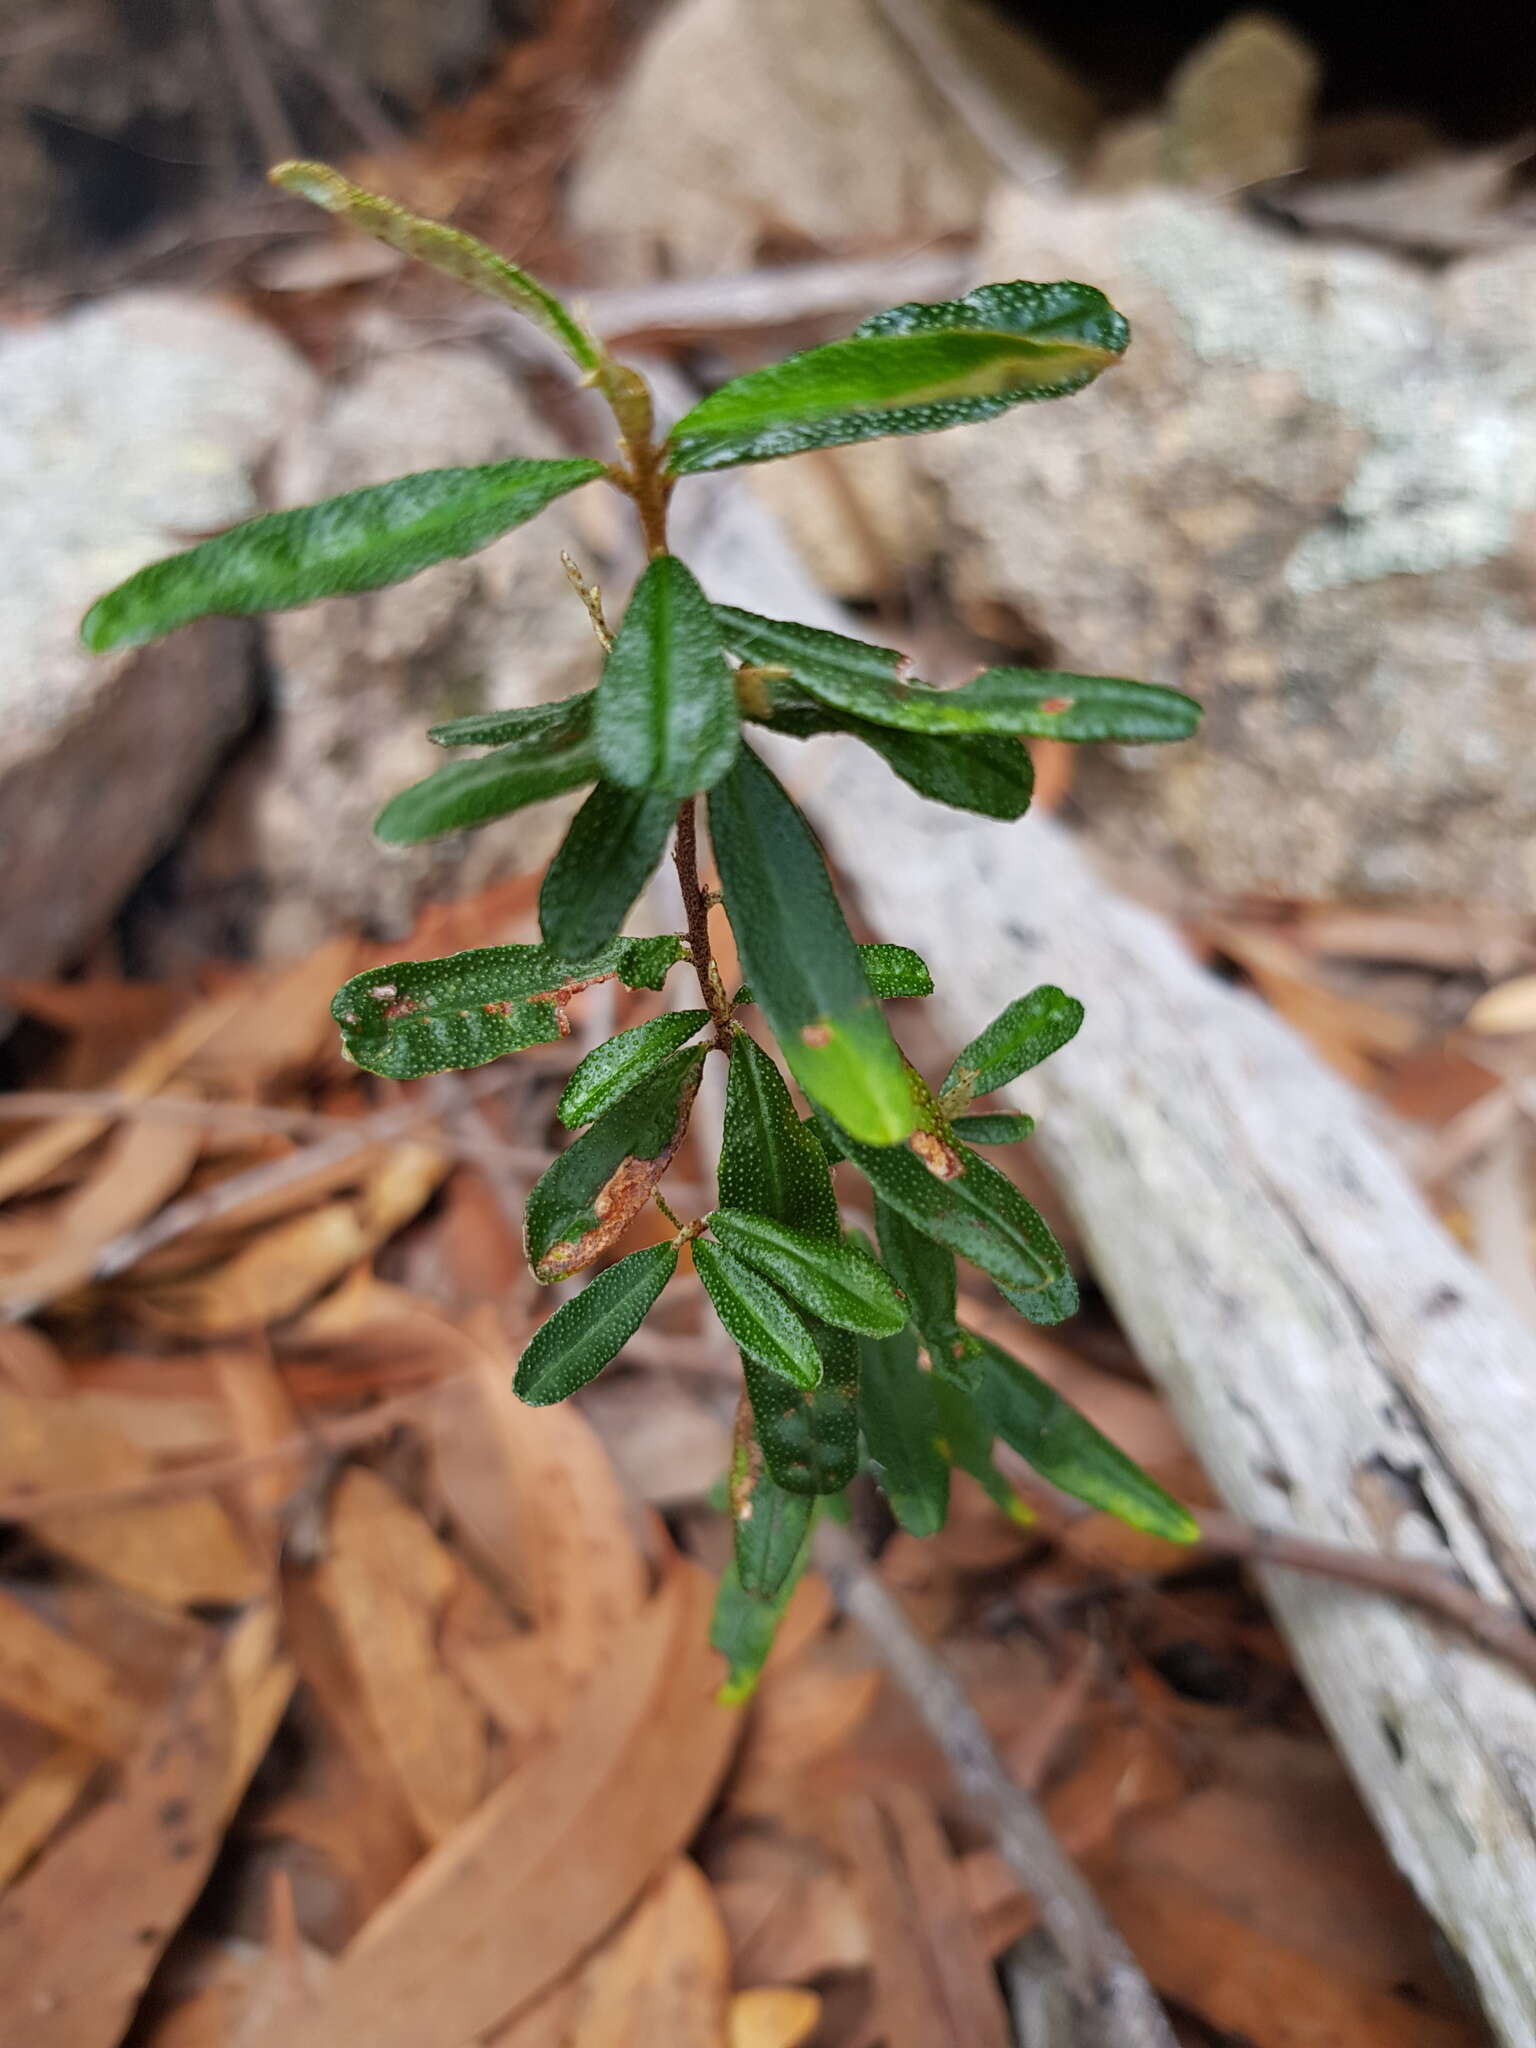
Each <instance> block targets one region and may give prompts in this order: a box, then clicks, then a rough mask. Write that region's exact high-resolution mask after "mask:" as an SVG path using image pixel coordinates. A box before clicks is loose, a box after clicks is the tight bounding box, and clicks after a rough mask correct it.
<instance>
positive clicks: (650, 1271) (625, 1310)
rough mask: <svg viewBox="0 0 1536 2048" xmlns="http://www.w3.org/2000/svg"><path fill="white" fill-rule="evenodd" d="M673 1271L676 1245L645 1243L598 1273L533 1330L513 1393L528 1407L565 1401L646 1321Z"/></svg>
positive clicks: (521, 1361)
mask: <svg viewBox="0 0 1536 2048" xmlns="http://www.w3.org/2000/svg"><path fill="white" fill-rule="evenodd" d="M676 1271H677V1246H676V1245H675V1244H671V1243H668V1244H648V1245H646V1246H644V1247H643V1249H641V1250H640V1251H637V1252H631V1253H630V1254H629V1256H628V1258H624V1259H620V1260H619V1262H618V1264H617V1265H614V1266H609V1267H608V1269H607V1270H606V1271H605V1272H602V1273H599V1274H598V1275H597V1276H596V1278H595V1279H594V1280H592V1281H591V1282H590V1283H589V1284H588V1285H587V1286H586V1287H584V1288H583V1289H582V1290H581V1292H580V1294H578V1295H575V1296H573V1298H572V1299H571V1300H570V1301H567V1302H562V1303H561V1305H560V1307H559V1308H557V1309H556V1310H555V1312H554V1314H553V1315H552V1316H549V1317H547V1318H546V1319H545V1321H544V1322H542V1323H540V1325H539V1327H538V1328H537V1329H536V1330H535V1331H534V1333H533V1337H532V1340H531V1342H530V1343H529V1345H528V1348H527V1350H526V1351H525V1352H524V1353H523V1355H522V1357H521V1358H520V1359H519V1360H518V1363H517V1375H516V1377H515V1378H514V1380H513V1382H512V1391H513V1393H514V1394H516V1395H517V1397H518V1399H519V1400H520V1401H526V1402H527V1403H528V1404H529V1406H530V1407H534V1408H546V1407H548V1406H549V1405H550V1404H551V1403H552V1402H555V1401H564V1400H566V1399H567V1398H568V1396H570V1395H571V1394H574V1393H575V1391H576V1389H577V1388H578V1387H584V1386H585V1385H586V1384H587V1382H588V1380H590V1379H595V1378H596V1377H597V1375H598V1374H599V1373H600V1372H601V1371H602V1369H603V1367H604V1366H605V1365H607V1364H609V1362H610V1361H611V1360H613V1359H615V1358H617V1357H618V1355H619V1353H620V1352H621V1351H622V1350H623V1349H624V1346H625V1345H626V1344H627V1343H628V1342H629V1340H630V1338H631V1337H633V1335H634V1334H635V1332H636V1330H638V1329H639V1327H640V1325H641V1324H642V1323H643V1322H644V1321H645V1319H646V1317H647V1315H649V1313H650V1311H651V1309H652V1308H653V1307H654V1305H655V1303H656V1299H657V1297H658V1296H659V1295H660V1293H661V1290H662V1289H663V1288H664V1287H665V1286H666V1284H667V1282H668V1281H669V1280H670V1279H671V1278H672V1275H673V1274H674V1273H675V1272H676Z"/></svg>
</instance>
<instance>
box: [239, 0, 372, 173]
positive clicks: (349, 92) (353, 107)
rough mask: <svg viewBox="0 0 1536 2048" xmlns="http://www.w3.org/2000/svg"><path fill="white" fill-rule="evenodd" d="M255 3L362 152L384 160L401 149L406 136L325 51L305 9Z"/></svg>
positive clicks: (271, 0)
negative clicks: (366, 150) (355, 137)
mask: <svg viewBox="0 0 1536 2048" xmlns="http://www.w3.org/2000/svg"><path fill="white" fill-rule="evenodd" d="M255 4H256V8H257V12H258V13H259V14H260V16H261V18H262V20H263V21H264V22H265V23H266V25H267V28H268V30H269V31H270V32H271V34H273V35H274V36H276V38H277V40H278V41H279V42H280V43H281V44H282V45H283V47H284V49H286V50H287V52H288V54H289V56H290V57H291V58H292V59H293V61H294V63H295V64H297V65H298V66H299V68H300V69H301V70H303V71H307V72H308V73H309V76H310V79H311V80H312V81H313V83H314V84H315V85H316V86H318V87H319V89H320V91H321V92H323V93H324V94H325V96H326V98H327V99H328V100H329V101H330V103H331V105H332V106H333V107H334V108H335V109H336V111H337V113H338V114H339V115H340V116H341V118H342V119H343V120H344V121H345V122H346V123H347V124H348V125H349V127H351V128H352V129H353V130H354V131H355V133H356V134H357V137H358V139H359V141H361V142H362V143H363V145H364V147H365V148H367V149H370V150H372V151H373V152H374V154H375V155H377V156H388V155H390V154H391V153H392V152H393V151H395V150H397V149H399V148H400V147H401V145H402V144H403V143H404V141H405V135H404V132H403V131H402V130H401V129H400V128H398V127H397V126H396V124H395V123H394V122H393V121H392V120H391V119H390V118H389V116H388V114H386V113H385V111H384V109H383V107H382V106H380V104H379V102H378V101H377V100H376V99H375V98H374V96H373V95H372V94H371V93H370V92H369V91H368V90H367V88H366V87H365V86H364V85H363V84H362V82H361V81H360V80H359V79H358V78H357V77H356V76H355V75H354V74H353V72H351V71H350V70H349V69H348V68H347V66H346V65H345V64H343V63H342V62H341V61H340V60H339V59H338V58H337V57H336V56H335V55H334V54H333V53H332V52H331V51H330V50H328V49H327V48H326V45H325V41H324V38H323V36H322V35H321V33H320V31H319V30H318V29H317V28H316V26H315V24H314V22H313V21H312V20H310V18H309V15H308V13H307V11H306V8H305V7H304V6H303V5H300V6H297V7H292V6H287V5H284V4H283V0H255Z"/></svg>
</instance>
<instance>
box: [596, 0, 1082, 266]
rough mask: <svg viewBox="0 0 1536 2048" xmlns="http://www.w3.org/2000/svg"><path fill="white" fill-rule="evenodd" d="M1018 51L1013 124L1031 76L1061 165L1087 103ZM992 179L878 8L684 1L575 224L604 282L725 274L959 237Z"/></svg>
mask: <svg viewBox="0 0 1536 2048" xmlns="http://www.w3.org/2000/svg"><path fill="white" fill-rule="evenodd" d="M930 4H931V0H930ZM946 26H947V30H948V32H949V33H952V34H960V33H963V28H964V23H963V22H962V23H961V24H960V26H959V27H958V28H957V27H955V25H954V24H947V25H946ZM989 28H990V29H991V30H992V32H993V34H994V35H995V36H999V37H1001V36H1003V35H1006V34H1007V31H1005V30H1002V29H998V28H997V27H996V25H995V24H989ZM957 47H958V45H957ZM1014 47H1015V50H1016V54H1017V63H1016V66H1015V67H1014V69H1013V71H1012V72H1011V74H1010V76H1011V80H1012V84H1013V93H1012V95H1011V99H1010V104H1011V109H1012V114H1013V117H1014V118H1015V120H1018V119H1022V118H1024V117H1023V116H1022V115H1021V112H1020V107H1019V97H1018V96H1019V95H1020V94H1022V93H1025V91H1026V87H1025V83H1024V80H1025V77H1026V74H1027V75H1028V76H1029V77H1031V78H1033V79H1034V81H1035V91H1036V98H1035V101H1034V104H1035V105H1036V107H1037V108H1038V126H1037V129H1036V134H1037V138H1038V141H1039V145H1040V147H1041V149H1042V151H1044V152H1045V153H1046V160H1047V161H1050V160H1055V161H1057V162H1061V161H1064V160H1065V159H1066V158H1067V157H1068V156H1069V155H1070V154H1072V153H1073V152H1074V151H1075V150H1076V149H1077V148H1079V147H1080V146H1081V144H1082V142H1083V140H1084V135H1085V128H1086V126H1087V125H1088V124H1089V123H1090V122H1091V120H1092V108H1091V102H1089V101H1088V99H1087V96H1086V95H1085V94H1084V93H1083V92H1082V89H1081V88H1080V87H1078V86H1077V85H1076V83H1075V81H1073V80H1071V79H1070V77H1069V76H1068V74H1066V73H1065V72H1064V71H1063V70H1062V69H1061V67H1060V66H1059V65H1057V64H1056V62H1055V60H1054V59H1053V58H1051V57H1050V56H1049V55H1048V54H1047V53H1046V52H1044V51H1043V50H1041V49H1040V48H1039V46H1038V45H1035V44H1034V43H1032V42H1030V41H1029V40H1028V39H1025V38H1023V37H1022V36H1019V37H1018V38H1017V40H1016V42H1015V44H1014ZM991 63H992V68H993V70H994V71H997V72H1001V70H1002V68H1003V67H1002V66H1001V65H1000V63H999V60H998V59H997V57H996V54H995V52H994V55H993V57H992V59H991ZM994 177H995V170H994V166H993V164H992V162H991V160H990V158H989V157H988V155H987V153H986V151H985V150H984V149H983V148H982V146H981V144H980V143H979V142H978V141H977V140H976V138H975V137H974V135H973V134H972V133H971V131H970V129H969V128H968V127H967V126H966V125H965V124H964V123H963V122H962V121H961V120H960V119H959V117H958V116H957V115H956V114H955V113H953V112H952V111H951V109H950V108H949V106H948V105H947V104H946V103H945V102H944V101H943V100H941V99H940V98H939V97H938V95H937V94H936V93H935V91H934V89H933V87H932V85H931V84H930V83H929V81H928V79H927V78H926V76H925V75H924V73H923V71H922V69H921V68H920V66H919V65H918V63H917V62H916V60H915V59H914V58H913V57H912V56H911V54H910V53H909V51H908V49H907V47H906V46H905V45H904V44H903V43H902V42H901V41H899V40H898V39H897V38H896V37H895V36H894V35H893V34H892V32H891V30H890V29H889V27H888V26H887V24H886V22H885V20H884V19H883V16H882V12H881V9H880V7H879V6H878V5H877V4H876V0H680V4H678V5H676V6H674V7H673V8H672V9H671V10H670V11H669V12H668V13H667V14H665V15H664V16H663V18H662V20H661V22H660V24H659V25H658V26H657V28H656V29H655V30H654V31H653V32H652V34H651V36H650V37H649V39H648V41H647V42H646V43H645V44H644V46H643V47H642V49H641V51H640V53H639V55H638V57H637V58H636V60H635V62H634V64H633V66H632V68H631V70H630V73H629V76H628V78H627V80H626V82H625V84H624V87H623V89H622V90H621V92H620V93H619V96H618V98H617V99H616V101H615V102H614V104H613V106H612V107H611V108H610V109H609V112H608V114H607V116H606V117H605V119H604V120H603V122H602V123H601V125H600V126H599V128H598V130H597V133H596V135H595V136H594V138H593V141H592V143H591V144H590V146H589V147H588V149H587V151H586V155H585V158H584V161H583V163H582V165H581V167H580V169H579V171H578V173H577V176H576V180H575V184H574V186H573V191H572V199H571V220H572V224H573V226H574V228H575V230H576V231H577V233H578V234H580V235H581V236H582V237H583V238H584V239H585V240H586V241H587V243H588V245H589V247H590V248H591V250H592V251H593V253H594V255H595V256H596V257H597V258H598V259H599V264H600V267H601V269H602V271H603V274H604V275H605V276H607V277H610V278H615V279H619V280H625V281H628V280H635V279H638V278H643V277H649V276H654V275H657V274H658V273H661V272H672V273H676V274H681V275H685V276H686V275H700V274H723V273H726V272H729V271H732V270H742V269H745V268H747V267H749V266H750V264H751V263H752V262H753V260H754V258H755V257H756V256H757V255H758V253H759V252H760V251H764V250H769V251H772V250H774V249H776V248H777V249H782V248H783V247H784V246H786V245H790V246H798V247H800V248H801V250H802V251H803V250H804V248H805V247H806V246H807V245H809V246H810V247H812V248H813V249H824V250H833V249H839V248H851V249H861V250H863V249H868V248H871V247H876V248H878V247H880V246H881V245H886V246H889V245H891V244H893V243H896V242H923V241H927V240H930V239H931V238H933V237H934V236H938V235H945V234H954V233H965V232H969V231H972V230H974V228H975V227H976V224H977V221H978V219H979V217H980V213H981V209H982V204H983V200H984V198H985V195H986V193H987V191H988V189H989V187H990V186H991V184H992V183H993V181H994Z"/></svg>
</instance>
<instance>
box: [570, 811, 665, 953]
mask: <svg viewBox="0 0 1536 2048" xmlns="http://www.w3.org/2000/svg"><path fill="white" fill-rule="evenodd" d="M676 814H677V806H676V805H675V804H674V803H673V801H672V799H671V798H670V797H669V796H658V795H656V794H654V793H653V792H651V791H647V790H633V789H616V788H615V787H614V785H613V784H612V783H611V782H600V783H599V784H598V785H597V787H596V789H594V790H593V792H592V794H591V795H590V796H589V797H588V798H587V800H586V802H585V803H584V804H583V805H582V807H581V809H580V810H579V811H578V812H577V813H576V815H575V817H574V818H573V819H572V820H571V824H570V829H569V830H568V831H567V833H566V835H565V838H564V839H563V840H562V841H561V844H560V847H559V850H558V852H557V853H556V854H555V857H554V859H553V860H552V861H551V862H550V864H549V867H548V870H547V871H546V873H545V876H544V882H543V886H542V887H541V888H540V890H539V929H540V930H541V931H542V932H543V934H544V936H545V938H546V939H548V941H549V943H550V944H551V945H552V946H558V947H559V948H560V949H561V951H562V952H565V953H569V954H571V955H573V956H578V955H580V954H582V953H593V952H596V950H597V948H598V947H599V946H605V945H607V943H608V941H609V940H610V939H611V938H612V937H613V936H614V934H615V933H616V932H617V931H618V929H619V926H620V925H621V924H623V922H624V920H625V918H626V917H627V916H628V915H629V912H630V907H631V905H632V904H633V903H634V901H635V899H636V897H637V896H638V895H639V894H640V891H641V890H642V889H643V888H644V887H645V885H646V883H647V882H648V881H649V880H650V879H651V876H652V875H653V874H654V873H655V872H656V869H657V868H658V866H659V865H660V863H661V857H662V855H663V854H664V853H665V852H666V850H667V835H668V833H670V831H671V830H672V821H673V819H674V817H675V816H676Z"/></svg>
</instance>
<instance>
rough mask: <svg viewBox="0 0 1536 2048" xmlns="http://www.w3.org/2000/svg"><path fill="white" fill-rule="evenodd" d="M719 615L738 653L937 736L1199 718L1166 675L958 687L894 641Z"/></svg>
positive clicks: (985, 680) (1007, 674) (807, 687)
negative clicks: (946, 684) (919, 675)
mask: <svg viewBox="0 0 1536 2048" xmlns="http://www.w3.org/2000/svg"><path fill="white" fill-rule="evenodd" d="M719 615H720V622H721V626H722V628H723V630H724V632H725V635H726V638H727V640H728V641H729V643H730V645H731V646H732V647H733V648H735V649H736V651H737V652H738V653H739V654H743V655H745V656H746V657H747V658H748V659H749V660H750V661H753V662H756V663H761V664H763V665H766V666H772V667H778V668H783V669H785V670H787V671H788V673H789V676H790V677H791V678H792V680H793V681H794V683H795V684H796V685H798V687H799V688H800V689H801V690H803V691H805V692H807V693H808V694H809V695H810V696H811V697H812V698H813V699H814V700H815V701H816V702H818V703H820V704H822V705H823V706H825V707H827V708H829V709H832V710H835V711H837V712H838V713H840V714H842V715H843V716H844V717H845V718H856V719H858V720H861V721H863V722H866V723H869V724H872V725H875V726H889V727H891V728H893V729H895V730H899V731H903V732H907V733H913V734H919V735H926V736H928V737H930V738H936V737H943V736H946V735H965V734H971V735H986V734H1008V735H1012V736H1014V737H1015V738H1018V737H1024V738H1029V739H1058V740H1118V741H1121V742H1124V743H1133V742H1138V741H1148V740H1182V739H1188V738H1189V736H1190V734H1191V733H1192V732H1193V731H1194V730H1195V728H1196V726H1197V725H1198V724H1199V723H1200V706H1199V705H1198V704H1197V703H1196V702H1195V700H1194V698H1193V697H1186V696H1185V695H1184V694H1183V692H1182V691H1179V690H1169V689H1165V688H1164V687H1163V686H1162V685H1161V684H1160V683H1133V682H1130V681H1128V680H1127V679H1126V678H1124V677H1122V676H1079V675H1068V674H1062V673H1058V672H1057V671H1055V670H1050V669H1029V668H990V669H985V670H983V672H982V673H981V674H980V675H979V676H976V677H974V678H973V679H972V680H971V681H970V682H968V683H965V684H962V685H961V687H960V688H959V689H957V690H940V689H936V688H935V687H934V685H933V684H932V683H922V682H917V681H916V680H914V679H913V678H911V677H909V676H908V675H907V673H906V671H907V666H908V664H907V660H906V657H905V656H904V655H901V654H898V653H897V652H896V650H895V649H894V648H891V647H875V646H872V645H870V644H869V643H868V642H867V641H863V640H852V639H849V638H848V637H847V635H846V634H842V633H828V632H825V631H823V629H822V628H820V627H819V626H803V625H800V624H799V623H798V622H796V621H794V620H788V619H765V618H760V617H758V616H757V615H756V614H755V613H753V612H739V611H735V610H733V609H732V608H731V607H729V606H721V607H720V614H719ZM794 718H795V714H794V712H793V710H792V709H788V708H783V707H782V701H781V700H780V708H778V709H776V711H775V714H774V719H773V722H774V723H776V724H780V723H785V722H786V721H787V722H788V723H789V724H790V725H793V723H794ZM861 737H864V735H861ZM945 801H948V799H945ZM965 808H969V806H965Z"/></svg>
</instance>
